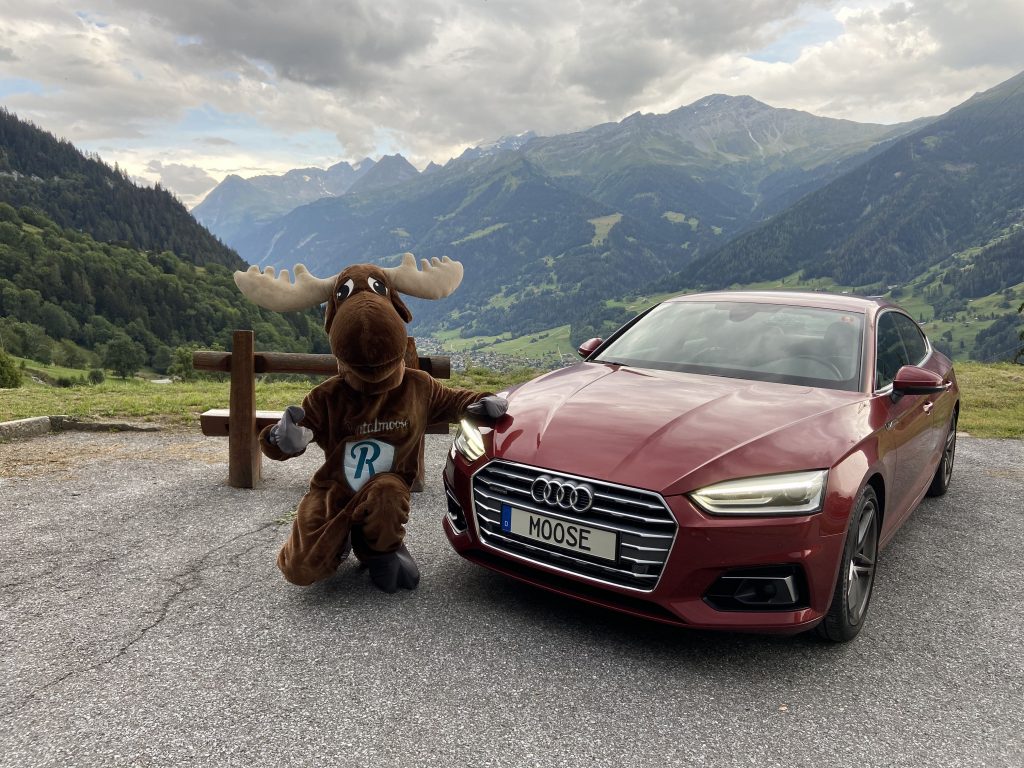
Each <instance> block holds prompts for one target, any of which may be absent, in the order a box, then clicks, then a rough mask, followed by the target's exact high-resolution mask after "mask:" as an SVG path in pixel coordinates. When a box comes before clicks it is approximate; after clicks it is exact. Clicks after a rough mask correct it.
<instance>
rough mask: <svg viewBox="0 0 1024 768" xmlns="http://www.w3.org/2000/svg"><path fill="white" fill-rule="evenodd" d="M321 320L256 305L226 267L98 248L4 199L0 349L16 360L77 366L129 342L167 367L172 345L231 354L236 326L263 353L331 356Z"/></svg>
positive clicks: (119, 247) (164, 254)
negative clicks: (250, 334) (251, 332)
mask: <svg viewBox="0 0 1024 768" xmlns="http://www.w3.org/2000/svg"><path fill="white" fill-rule="evenodd" d="M319 323H320V320H319V318H318V317H317V315H316V314H315V313H313V312H308V313H298V312H290V313H286V314H279V313H276V312H270V311H267V310H262V309H260V308H258V307H256V306H255V305H254V304H252V303H251V302H249V301H248V300H247V299H245V298H244V297H243V296H242V295H241V293H240V292H239V291H238V289H237V287H236V286H235V284H234V280H233V278H232V270H231V269H230V268H228V267H226V266H223V265H221V264H216V263H213V264H209V265H207V266H205V267H199V266H196V265H195V264H192V263H191V262H189V261H186V260H184V259H181V258H178V257H177V256H175V255H174V254H173V253H171V252H170V251H163V252H161V253H153V252H148V253H144V252H141V251H138V250H135V249H132V248H128V247H125V246H122V245H115V244H111V243H101V242H98V241H96V240H94V239H93V238H92V237H90V236H89V235H85V234H82V233H80V232H77V231H74V230H70V229H62V228H61V227H59V226H57V224H56V223H55V222H53V221H52V220H50V219H49V218H47V217H46V216H45V215H43V214H42V213H40V212H38V211H36V210H33V209H30V208H22V209H20V210H15V209H14V208H13V207H11V206H10V205H7V204H5V203H0V348H5V349H6V351H7V352H8V353H10V354H14V355H18V356H22V357H29V358H33V359H35V360H39V361H40V362H50V361H51V360H53V361H55V362H59V363H61V364H63V365H67V366H68V367H75V368H79V367H86V366H88V365H96V364H97V363H98V362H99V361H100V360H102V352H103V351H104V348H105V347H106V346H107V345H109V344H111V343H112V342H114V341H118V340H122V341H123V340H124V339H128V340H130V341H131V342H132V343H134V344H135V345H137V346H138V347H139V348H141V350H142V351H143V352H144V355H145V357H144V361H145V362H146V363H147V364H149V365H151V366H152V367H154V368H155V369H157V370H160V371H163V370H166V369H167V367H168V365H169V363H170V360H171V353H172V350H173V349H174V348H175V347H178V346H179V345H188V344H195V345H200V346H219V347H220V348H223V349H228V348H230V337H231V332H232V330H234V329H236V328H252V329H254V330H255V331H256V339H257V343H258V345H259V346H260V348H262V349H274V350H289V351H309V350H311V349H312V350H315V351H324V352H326V351H328V345H327V343H326V337H325V336H324V334H323V331H322V330H321V328H320V325H319Z"/></svg>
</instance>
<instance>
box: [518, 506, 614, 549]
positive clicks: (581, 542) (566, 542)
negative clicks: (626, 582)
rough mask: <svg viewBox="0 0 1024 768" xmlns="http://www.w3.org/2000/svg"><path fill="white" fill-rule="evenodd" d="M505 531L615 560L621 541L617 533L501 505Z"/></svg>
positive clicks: (561, 547)
mask: <svg viewBox="0 0 1024 768" xmlns="http://www.w3.org/2000/svg"><path fill="white" fill-rule="evenodd" d="M501 530H503V531H505V532H506V533H514V534H517V535H519V536H525V537H526V538H528V539H533V540H534V541H541V542H544V543H545V544H550V545H551V546H554V547H559V548H560V549H568V550H570V551H572V552H582V553H583V554H585V555H592V556H593V557H600V558H601V559H603V560H615V555H616V550H617V546H616V545H617V541H616V536H615V534H614V533H611V532H610V531H603V530H601V529H600V528H588V527H586V526H583V525H579V524H578V523H570V522H568V521H565V520H558V519H556V518H553V517H548V516H547V515H539V514H537V513H536V512H528V511H526V510H524V509H516V508H515V507H511V506H509V505H508V504H502V505H501Z"/></svg>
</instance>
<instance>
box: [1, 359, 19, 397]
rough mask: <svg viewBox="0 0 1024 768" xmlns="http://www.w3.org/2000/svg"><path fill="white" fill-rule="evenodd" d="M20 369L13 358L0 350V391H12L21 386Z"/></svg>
mask: <svg viewBox="0 0 1024 768" xmlns="http://www.w3.org/2000/svg"><path fill="white" fill-rule="evenodd" d="M21 381H22V378H21V368H19V367H18V365H17V363H15V362H14V358H13V357H11V356H10V355H8V354H7V353H6V352H4V351H3V350H0V389H14V388H16V387H20V386H21Z"/></svg>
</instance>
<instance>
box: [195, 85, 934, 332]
mask: <svg viewBox="0 0 1024 768" xmlns="http://www.w3.org/2000/svg"><path fill="white" fill-rule="evenodd" d="M915 127H916V124H904V125H898V126H886V125H874V124H860V123H855V122H851V121H847V120H835V119H831V118H823V117H817V116H814V115H810V114H807V113H805V112H799V111H796V110H791V109H775V108H773V107H770V106H768V105H766V104H763V103H761V102H759V101H756V100H755V99H752V98H750V97H747V96H741V97H732V96H724V95H713V96H709V97H706V98H704V99H701V100H699V101H697V102H694V103H693V104H690V105H688V106H685V107H681V108H679V109H677V110H674V111H673V112H670V113H668V114H665V115H650V114H646V115H645V114H634V115H630V116H629V117H627V118H625V119H623V120H622V121H620V122H617V123H607V124H603V125H598V126H595V127H593V128H590V129H588V130H585V131H580V132H577V133H572V134H567V135H562V136H553V137H546V138H545V137H538V136H533V135H530V134H525V135H522V136H519V137H510V138H507V139H504V140H501V141H499V142H495V143H494V144H492V145H488V146H486V147H480V148H474V149H472V150H467V151H466V152H465V153H463V155H461V156H460V157H458V158H454V159H452V160H450V161H449V162H448V163H446V164H445V165H444V166H443V167H437V168H434V169H432V170H431V171H430V172H429V173H413V172H410V168H411V166H408V164H407V163H404V160H402V162H399V160H401V159H400V158H397V157H392V158H386V160H388V161H389V163H390V164H391V165H392V166H395V167H396V168H399V169H401V170H404V173H397V172H396V173H393V174H392V175H391V176H390V177H389V178H388V179H386V180H384V182H383V183H376V184H374V185H373V186H372V187H371V185H370V184H368V183H367V182H369V179H370V176H369V174H367V176H366V177H365V179H364V181H363V183H362V184H361V186H356V185H355V184H353V185H352V186H351V187H350V188H349V189H348V191H347V192H345V193H341V194H337V195H325V196H324V197H322V198H321V199H318V200H316V201H314V202H311V203H306V204H304V205H299V206H296V207H294V208H293V209H292V210H290V211H288V212H287V213H284V214H282V215H280V216H278V217H276V218H272V219H270V220H267V221H265V222H264V223H262V224H254V225H253V226H251V227H249V228H248V229H245V230H239V229H237V228H235V229H232V228H223V227H221V225H220V223H219V220H217V219H214V218H212V217H211V216H210V208H209V207H208V204H207V203H206V202H204V203H203V204H202V205H201V206H198V207H197V208H196V209H195V211H194V213H195V215H196V217H197V218H198V219H199V220H200V221H202V222H203V223H205V224H207V225H208V226H209V227H210V228H211V230H212V231H213V232H215V233H216V234H218V235H219V236H221V237H223V238H224V240H225V242H227V243H228V244H229V245H231V246H232V247H234V248H236V249H237V250H238V252H239V254H240V255H241V256H242V257H243V258H245V259H246V260H247V261H249V262H251V263H255V264H259V265H261V266H274V267H276V268H281V267H291V266H292V265H293V264H295V263H299V262H301V263H304V264H306V266H308V267H309V268H310V269H311V270H312V271H313V272H314V273H316V274H331V273H333V272H336V271H337V270H338V269H339V268H340V267H341V266H343V264H344V263H351V262H355V261H367V260H370V261H380V262H382V263H389V264H390V263H393V262H394V260H395V259H396V258H397V256H398V254H401V253H402V252H404V251H412V252H414V253H416V254H417V255H418V256H421V257H431V256H441V255H448V256H451V257H452V258H456V259H459V260H461V261H462V262H463V263H464V264H465V266H466V278H465V280H464V283H463V286H462V288H460V290H459V291H458V292H457V293H456V294H455V295H453V296H452V297H451V298H450V299H449V300H447V301H445V302H444V303H438V304H437V305H427V304H418V306H417V307H415V308H414V313H415V314H416V317H417V320H418V323H419V325H418V326H417V328H418V329H419V330H420V331H421V332H427V331H437V330H441V329H444V328H449V329H453V328H457V329H459V331H460V333H462V334H463V335H467V336H479V335H497V334H501V333H505V332H512V333H513V334H516V335H521V334H525V333H530V332H533V331H536V330H540V329H543V328H548V327H551V326H552V325H561V324H564V323H570V324H571V323H577V324H579V323H580V322H581V321H582V318H583V317H584V316H585V315H586V314H587V313H590V312H592V311H593V310H594V308H595V307H597V306H599V305H600V304H601V303H602V302H603V301H604V300H606V299H607V298H609V297H616V296H622V295H623V294H625V293H629V292H633V291H639V290H644V289H646V288H648V287H649V286H650V285H652V284H654V283H656V282H657V281H660V280H663V279H664V278H666V277H667V276H668V275H670V274H672V273H674V272H677V271H678V270H680V269H682V268H683V267H685V266H686V265H687V264H689V263H690V262H691V261H693V260H694V259H695V258H698V257H700V256H702V255H704V254H706V253H708V252H710V251H711V250H713V249H714V248H716V247H718V246H719V245H720V244H721V243H723V242H725V241H727V240H728V239H730V238H731V237H733V236H735V235H737V234H739V233H741V232H743V231H745V230H747V229H749V228H750V227H752V226H755V225H756V224H758V223H760V222H762V221H764V220H765V219H767V218H769V217H771V216H772V215H773V214H775V213H776V212H778V211H780V210H783V209H785V208H786V207H787V206H788V205H790V204H791V203H792V202H793V201H795V200H796V199H798V198H800V197H801V196H803V195H804V194H806V193H807V192H808V191H811V190H815V189H818V188H820V187H821V186H823V185H824V184H826V183H828V182H829V181H830V180H833V179H835V178H837V177H839V176H840V175H841V174H842V173H843V172H844V171H846V170H848V169H849V168H852V167H854V166H855V165H856V164H857V163H859V162H863V160H864V159H865V158H866V157H870V156H873V155H874V154H877V153H879V152H882V151H884V150H885V148H886V147H887V146H889V144H891V143H892V142H893V141H895V140H896V139H898V138H899V137H901V136H902V135H904V134H906V133H907V132H909V131H911V130H913V129H914V128H915ZM383 164H384V160H382V161H381V162H380V163H379V165H383ZM413 170H414V169H413ZM235 186H237V183H236V182H234V181H233V180H232V181H231V183H230V184H229V183H228V181H225V182H224V183H223V184H221V185H220V186H219V187H218V188H217V189H215V190H214V191H213V192H212V193H211V195H210V197H211V198H212V199H213V200H215V201H216V204H217V206H219V210H221V211H229V210H230V211H231V214H230V216H229V218H230V219H231V220H232V221H239V220H242V219H245V218H246V217H249V218H250V219H253V218H254V217H253V213H252V211H253V209H252V207H251V204H250V202H249V198H247V197H245V196H243V195H234V194H233V192H232V190H233V189H234V188H235ZM555 321H558V322H555Z"/></svg>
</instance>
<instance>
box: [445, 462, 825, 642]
mask: <svg viewBox="0 0 1024 768" xmlns="http://www.w3.org/2000/svg"><path fill="white" fill-rule="evenodd" d="M487 461H488V460H487V459H486V458H485V459H483V460H481V461H479V462H475V463H474V464H473V465H472V466H470V465H469V464H468V463H467V462H466V461H465V460H464V459H463V457H462V456H461V455H459V454H458V453H456V452H455V451H452V452H451V453H450V454H449V457H448V462H447V466H446V467H445V472H444V484H445V489H446V492H447V495H448V498H449V501H448V504H449V514H448V515H446V516H445V519H444V523H443V526H444V531H445V534H446V535H447V537H448V540H449V542H450V543H451V545H452V547H453V548H454V549H455V551H456V552H457V553H459V554H460V555H462V556H463V557H465V558H466V559H467V560H470V561H472V562H474V563H477V564H479V565H482V566H484V567H486V568H489V569H491V570H493V571H497V572H499V573H502V574H505V575H507V576H511V577H512V578H515V579H518V580H520V581H524V582H526V583H529V584H532V585H534V586H538V587H541V588H543V589H547V590H550V591H552V592H556V593H559V594H562V595H567V596H569V597H573V598H576V599H578V600H582V601H585V602H588V603H591V604H594V605H600V606H603V607H606V608H611V609H613V610H617V611H621V612H624V613H627V614H630V615H634V616H639V617H643V618H646V619H652V620H655V621H660V622H665V623H669V624H676V625H683V626H688V627H694V628H701V629H722V630H737V631H755V632H778V633H797V632H802V631H804V630H807V629H810V628H811V627H813V626H814V625H815V624H817V623H818V622H819V621H821V619H822V618H823V617H824V615H825V613H826V612H827V610H828V607H829V604H830V603H831V600H832V593H833V589H834V586H835V582H836V575H837V571H838V563H839V559H840V556H841V553H842V547H843V535H842V534H841V533H840V534H835V533H825V532H823V531H822V530H821V520H822V518H823V516H824V513H819V514H817V515H806V516H802V517H773V518H726V517H713V516H710V515H707V514H704V513H703V512H701V511H700V510H699V509H697V508H696V507H695V506H694V505H693V504H692V503H691V502H690V501H689V500H688V499H687V498H686V497H685V496H670V497H666V498H665V499H664V501H665V502H666V505H667V507H668V509H669V511H670V513H671V515H672V517H673V518H674V519H675V521H676V523H677V524H678V529H677V532H676V536H675V541H674V543H673V544H672V548H671V551H670V552H669V554H668V557H667V560H666V561H665V565H664V568H663V570H662V571H661V574H660V577H659V578H658V580H657V582H656V584H655V585H654V586H653V588H650V589H636V588H629V587H625V586H619V585H616V584H612V583H608V582H607V581H606V580H603V579H601V578H597V577H595V576H592V575H587V574H583V573H574V572H573V571H572V569H571V568H560V567H556V566H554V565H552V564H551V563H545V562H540V561H538V560H536V559H533V558H531V557H529V556H528V555H526V554H523V553H521V552H512V551H505V550H503V549H501V548H500V547H497V546H494V545H493V544H489V543H488V542H487V541H486V540H485V537H483V536H482V535H481V531H480V521H479V520H478V519H477V515H476V511H475V507H474V499H473V492H472V478H473V475H474V473H475V472H476V471H478V470H479V469H480V468H481V467H482V466H484V465H486V464H487ZM460 512H461V515H460ZM833 512H834V511H833ZM492 541H493V539H492ZM766 567H768V568H769V570H770V569H773V568H774V569H776V570H780V569H781V571H782V572H788V573H793V574H795V578H793V579H789V580H788V583H792V584H795V585H797V588H798V590H799V600H797V601H794V607H793V608H792V609H787V608H785V607H783V608H777V607H773V608H771V609H756V608H750V607H749V606H745V605H742V604H741V602H737V601H735V600H732V601H730V600H725V601H723V600H719V599H716V598H715V597H714V595H715V594H716V593H719V592H721V585H722V583H723V581H722V577H723V576H725V577H727V578H726V579H725V581H726V582H729V581H730V579H729V578H728V577H730V576H732V575H735V574H740V575H742V574H749V573H765V572H767V571H765V570H764V569H765V568H766ZM736 583H738V581H737V582H736Z"/></svg>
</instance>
